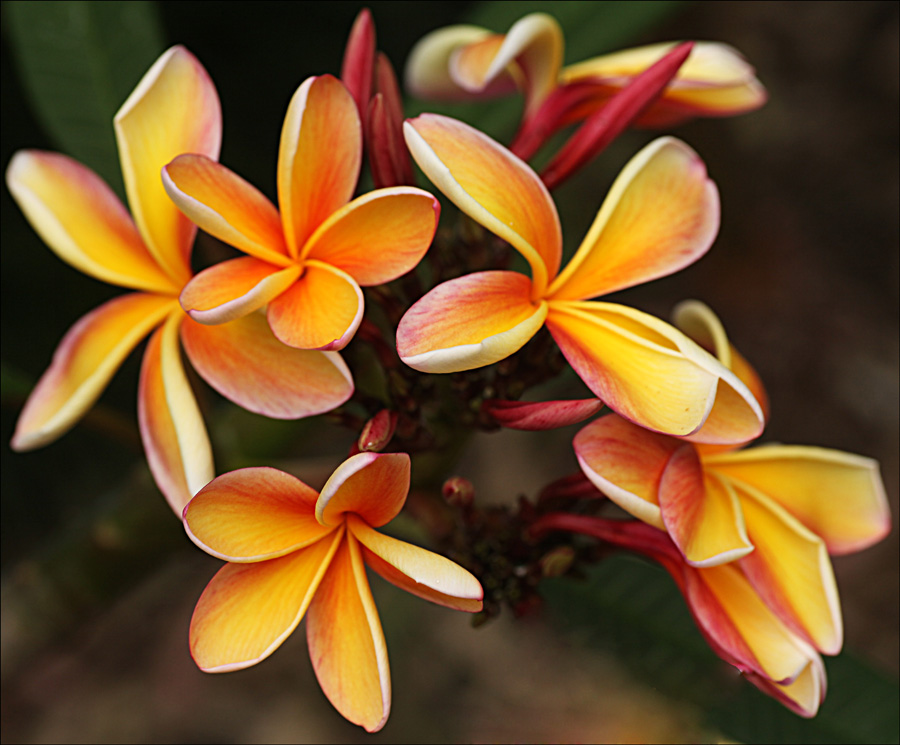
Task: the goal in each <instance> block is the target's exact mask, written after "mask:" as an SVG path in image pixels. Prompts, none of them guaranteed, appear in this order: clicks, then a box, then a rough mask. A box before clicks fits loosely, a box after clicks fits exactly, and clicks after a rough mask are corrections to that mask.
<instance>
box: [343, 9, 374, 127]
mask: <svg viewBox="0 0 900 745" xmlns="http://www.w3.org/2000/svg"><path fill="white" fill-rule="evenodd" d="M374 66H375V22H374V21H373V20H372V13H371V12H370V11H369V9H368V8H363V9H362V10H361V11H359V14H358V15H357V16H356V20H355V21H353V27H352V28H351V29H350V36H349V37H348V38H347V46H346V47H345V48H344V61H343V62H342V63H341V81H342V82H343V83H344V85H345V86H346V87H347V90H348V91H350V95H352V96H353V100H354V101H355V102H356V109H357V111H359V115H360V118H362V117H363V115H364V114H365V112H366V108H367V107H368V105H369V97H370V95H371V92H372V71H373V68H374Z"/></svg>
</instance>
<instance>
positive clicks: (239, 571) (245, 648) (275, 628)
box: [190, 529, 344, 673]
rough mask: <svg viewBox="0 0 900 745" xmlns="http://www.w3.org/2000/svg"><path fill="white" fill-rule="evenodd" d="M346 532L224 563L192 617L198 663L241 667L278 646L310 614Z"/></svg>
mask: <svg viewBox="0 0 900 745" xmlns="http://www.w3.org/2000/svg"><path fill="white" fill-rule="evenodd" d="M343 533H344V531H343V529H340V530H337V531H335V533H334V534H333V537H326V538H323V539H322V540H320V541H319V542H318V543H314V544H313V545H311V546H308V547H307V548H305V549H301V550H299V551H295V552H293V553H290V554H287V555H286V556H282V557H279V558H277V559H270V560H268V561H260V562H257V563H254V564H226V565H225V566H224V567H222V568H221V569H220V570H219V572H218V573H217V574H216V575H215V576H214V577H213V578H212V580H210V583H209V584H208V585H207V586H206V589H205V590H204V591H203V594H202V595H201V596H200V600H198V601H197V607H196V609H195V610H194V615H193V617H192V618H191V630H190V647H191V656H192V657H193V658H194V662H196V663H197V666H198V667H199V668H200V669H201V670H203V671H204V672H208V673H226V672H230V671H232V670H241V669H243V668H245V667H250V666H251V665H255V664H256V663H257V662H260V661H262V660H264V659H265V658H266V657H268V656H269V655H270V654H272V652H274V651H275V650H276V649H278V647H280V646H281V644H282V642H284V640H285V639H287V638H288V637H289V636H290V635H291V633H292V632H293V631H294V629H295V628H297V624H299V623H300V620H301V619H302V618H303V614H304V613H306V609H307V607H308V606H309V604H310V601H311V600H312V598H313V595H314V594H315V592H316V590H317V588H318V587H319V583H320V582H321V580H322V577H323V576H324V575H325V572H326V570H327V569H328V567H329V564H330V563H331V561H332V557H333V556H334V554H335V551H336V550H337V548H338V546H339V545H340V543H341V542H342V537H343Z"/></svg>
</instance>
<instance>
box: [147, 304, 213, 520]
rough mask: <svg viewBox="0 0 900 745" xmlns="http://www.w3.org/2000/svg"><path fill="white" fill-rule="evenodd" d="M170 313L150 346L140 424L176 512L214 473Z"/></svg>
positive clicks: (176, 319)
mask: <svg viewBox="0 0 900 745" xmlns="http://www.w3.org/2000/svg"><path fill="white" fill-rule="evenodd" d="M184 319H185V316H184V314H183V313H181V312H180V311H176V312H173V313H171V314H170V315H169V317H168V319H167V320H166V322H165V323H164V324H163V326H162V327H161V328H159V329H158V330H157V331H156V332H155V333H154V334H153V336H152V337H150V342H149V343H148V345H147V349H146V351H145V352H144V361H143V364H142V366H141V380H140V383H139V386H138V423H139V425H140V430H141V439H142V440H143V443H144V452H145V453H146V455H147V462H148V463H149V465H150V470H151V472H152V473H153V477H154V479H155V480H156V483H157V486H159V489H160V491H162V493H163V495H164V496H165V497H166V499H167V500H168V502H169V505H170V506H171V507H172V509H173V510H174V511H175V513H176V514H177V515H181V513H182V511H183V510H184V507H185V505H186V504H187V503H188V502H189V501H190V499H191V497H192V496H193V495H194V494H196V493H197V492H198V491H199V490H200V489H201V488H202V487H203V486H204V485H206V484H207V483H209V482H210V481H211V480H212V478H213V476H215V468H214V467H213V459H212V449H211V447H210V444H209V437H208V436H207V434H206V427H205V425H204V424H203V418H202V416H201V415H200V410H199V408H198V407H197V401H196V399H195V398H194V394H193V391H192V390H191V386H190V383H189V382H188V379H187V377H186V376H185V373H184V367H183V366H182V364H181V347H180V345H179V343H178V329H179V326H180V324H181V322H182V320H184Z"/></svg>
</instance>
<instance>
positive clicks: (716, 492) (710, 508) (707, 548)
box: [659, 443, 753, 567]
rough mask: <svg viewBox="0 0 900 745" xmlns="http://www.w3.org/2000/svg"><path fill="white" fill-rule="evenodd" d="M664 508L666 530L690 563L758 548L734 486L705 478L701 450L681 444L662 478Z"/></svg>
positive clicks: (721, 560)
mask: <svg viewBox="0 0 900 745" xmlns="http://www.w3.org/2000/svg"><path fill="white" fill-rule="evenodd" d="M659 507H660V511H661V513H662V519H663V523H665V526H666V530H667V531H668V533H669V535H670V536H671V538H672V540H673V541H674V543H675V545H676V546H678V548H679V550H680V551H681V553H682V554H683V555H684V558H685V560H686V561H687V562H688V564H691V565H693V566H696V567H709V566H716V565H718V564H725V563H727V562H729V561H734V560H735V559H739V558H741V557H742V556H746V555H747V554H748V553H750V552H751V551H753V544H752V543H751V542H750V539H749V538H748V537H747V531H746V529H745V527H744V516H743V513H742V512H741V507H740V504H739V503H738V499H737V496H736V495H735V493H734V490H733V489H732V488H731V486H730V485H729V484H727V483H723V482H721V481H719V480H718V479H716V478H714V477H713V478H704V474H703V466H702V464H701V463H700V459H699V458H698V457H697V451H696V450H695V449H694V447H693V446H692V445H690V444H687V443H685V444H684V445H682V446H681V447H679V448H678V449H677V450H676V451H675V452H674V453H672V456H671V458H669V462H668V464H666V468H665V470H664V471H663V474H662V478H661V479H660V482H659Z"/></svg>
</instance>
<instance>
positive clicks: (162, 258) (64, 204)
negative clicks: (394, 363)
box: [6, 46, 353, 515]
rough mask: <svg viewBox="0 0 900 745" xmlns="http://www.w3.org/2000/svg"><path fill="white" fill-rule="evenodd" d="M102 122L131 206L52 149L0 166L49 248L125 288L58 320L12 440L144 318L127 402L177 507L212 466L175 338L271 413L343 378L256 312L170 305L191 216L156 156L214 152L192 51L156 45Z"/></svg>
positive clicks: (116, 355)
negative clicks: (134, 396) (71, 321)
mask: <svg viewBox="0 0 900 745" xmlns="http://www.w3.org/2000/svg"><path fill="white" fill-rule="evenodd" d="M114 123H115V132H116V139H117V141H118V145H119V156H120V159H121V162H122V172H123V175H124V178H125V188H126V192H127V194H128V202H129V204H130V205H131V210H132V214H131V215H129V214H128V211H127V210H126V208H125V207H124V206H123V205H122V203H121V202H120V201H119V199H118V198H117V197H116V196H115V194H114V193H113V192H112V190H111V189H110V188H109V187H108V186H107V185H106V183H104V182H103V180H102V179H101V178H100V177H99V176H97V175H96V174H95V173H94V172H93V171H91V170H90V169H89V168H87V167H85V166H83V165H81V164H80V163H77V162H76V161H74V160H72V159H71V158H68V157H66V156H64V155H59V154H56V153H48V152H39V151H35V150H26V151H21V152H19V153H17V154H16V155H15V156H14V157H13V159H12V161H11V162H10V164H9V167H8V169H7V171H6V182H7V185H8V187H9V190H10V192H11V193H12V195H13V197H14V198H15V199H16V201H17V202H18V204H19V206H20V207H21V209H22V211H23V212H24V213H25V216H26V218H27V219H28V221H29V222H30V223H31V225H32V226H33V227H34V229H35V230H36V231H37V232H38V234H39V235H40V236H41V238H43V239H44V241H45V242H46V243H47V245H48V246H49V247H50V248H51V249H52V250H53V251H54V252H55V253H56V254H57V255H58V256H59V257H60V258H61V259H63V260H64V261H67V262H68V263H70V264H72V266H74V267H75V268H77V269H80V270H81V271H83V272H85V273H86V274H88V275H90V276H92V277H95V278H97V279H100V280H103V281H105V282H109V283H111V284H114V285H119V286H121V287H126V288H129V289H132V290H137V292H133V293H130V294H127V295H123V296H120V297H117V298H114V299H113V300H110V301H108V302H106V303H105V304H103V305H101V306H100V307H99V308H96V309H95V310H93V311H92V312H91V313H88V314H87V315H86V316H84V317H83V318H82V319H81V320H80V321H78V323H76V324H75V326H73V327H72V328H71V329H70V330H69V332H68V333H67V334H66V336H65V337H64V338H63V340H62V342H61V343H60V345H59V347H58V348H57V350H56V353H55V354H54V356H53V362H52V363H51V365H50V367H49V369H48V370H47V371H46V372H45V373H44V375H43V377H42V378H41V379H40V381H39V382H38V384H37V387H36V388H35V389H34V391H33V392H32V394H31V396H30V397H29V399H28V401H27V403H26V404H25V408H24V409H23V411H22V414H21V416H20V417H19V421H18V424H17V426H16V432H15V435H14V437H13V440H12V447H13V449H15V450H30V449H33V448H37V447H40V446H42V445H46V444H48V443H50V442H52V441H54V440H55V439H56V438H58V437H60V436H61V435H62V434H64V433H65V432H66V431H67V430H68V429H69V428H71V427H72V426H73V425H74V424H75V423H76V422H77V421H78V420H79V419H80V418H81V416H83V415H84V413H85V412H86V411H87V410H88V409H89V408H90V407H91V406H92V405H93V403H94V401H96V399H97V398H98V397H99V396H100V394H101V393H102V392H103V390H104V388H105V387H106V384H107V383H108V382H109V380H110V378H111V377H112V376H113V374H114V373H115V371H116V370H117V369H118V367H119V365H120V364H121V363H122V361H123V360H124V359H125V357H127V356H128V354H129V353H130V352H131V350H132V349H134V347H135V346H136V345H137V344H138V343H139V342H140V341H141V340H142V339H143V338H144V337H146V336H147V335H148V334H150V333H151V332H153V331H154V329H156V331H155V332H154V333H153V335H152V336H151V338H150V342H149V344H148V345H147V349H146V351H145V353H144V360H143V365H142V368H141V380H140V386H139V390H138V415H139V422H140V430H141V438H142V439H143V443H144V449H145V451H146V454H147V460H148V461H149V464H150V468H151V470H152V472H153V475H154V477H155V479H156V483H157V484H158V485H159V488H160V490H161V491H162V492H163V494H165V496H166V499H167V500H168V501H169V503H170V505H171V506H172V509H173V510H175V511H176V513H177V514H179V515H180V514H181V512H182V510H183V508H184V505H185V504H186V503H187V502H188V500H189V499H190V498H191V495H193V494H194V493H195V492H196V491H197V490H198V489H199V488H200V487H201V486H203V485H204V484H206V483H207V482H208V481H209V480H210V479H212V477H213V476H214V470H213V461H212V453H211V449H210V444H209V439H208V437H207V434H206V428H205V426H204V424H203V420H202V418H201V416H200V411H199V409H198V407H197V403H196V401H195V400H194V395H193V393H192V391H191V387H190V384H189V383H188V380H187V378H186V376H185V372H184V368H183V366H182V362H181V350H180V348H179V347H180V345H179V339H180V341H181V346H183V348H184V350H185V352H186V353H187V355H188V357H189V359H190V361H191V363H192V365H193V366H194V368H195V369H196V370H197V372H198V373H200V375H201V376H202V377H203V378H204V379H205V380H206V381H207V382H208V383H209V384H210V385H211V386H213V387H214V388H215V389H217V390H218V391H219V392H220V393H222V394H223V395H224V396H226V397H227V398H229V399H231V400H232V401H235V402H236V403H238V404H240V405H241V406H243V407H245V408H247V409H249V410H251V411H254V412H257V413H261V414H266V415H268V416H272V417H279V418H297V417H302V416H309V415H311V414H318V413H321V412H324V411H329V410H330V409H333V408H334V407H336V406H338V405H339V404H341V403H343V402H344V401H346V400H347V399H348V398H349V397H350V395H351V394H352V393H353V382H352V378H351V376H350V372H349V370H348V369H347V367H346V365H345V364H344V362H343V361H342V360H341V358H340V357H339V356H338V355H337V354H336V353H322V352H301V351H300V350H295V349H291V348H290V347H286V346H284V345H283V344H281V343H280V342H278V340H277V339H275V337H274V336H273V335H272V333H271V332H270V331H269V329H268V327H267V326H266V323H265V319H263V318H261V317H257V316H247V317H246V318H243V319H241V320H240V321H239V322H235V323H232V324H228V325H226V326H221V327H219V328H215V329H213V328H207V327H205V326H201V325H200V324H198V323H195V322H194V321H192V320H191V319H190V318H188V317H187V316H186V315H185V313H184V312H183V311H182V310H181V307H180V306H179V304H178V295H179V293H180V292H181V290H182V288H183V287H184V286H185V285H186V284H187V283H188V281H189V280H190V278H191V266H190V257H191V247H192V244H193V240H194V234H195V232H196V228H195V227H194V226H193V225H192V224H191V223H190V222H189V221H188V220H187V219H186V218H185V217H184V216H183V215H182V214H181V213H180V212H179V211H178V210H177V209H176V208H175V206H174V205H173V204H172V202H171V201H170V200H169V198H168V197H167V196H166V193H165V191H164V190H163V186H162V182H161V180H160V175H159V174H160V169H161V168H162V167H163V166H164V165H165V164H166V163H168V162H169V161H170V160H171V159H172V158H173V157H175V156H176V155H178V154H179V153H183V152H193V153H202V154H203V156H202V157H204V158H207V159H213V158H216V157H217V156H218V153H219V147H220V143H221V139H222V117H221V110H220V107H219V99H218V96H217V94H216V90H215V87H214V86H213V84H212V81H211V80H210V79H209V76H208V75H207V73H206V71H205V70H204V69H203V67H202V66H201V65H200V63H199V62H198V61H197V60H196V58H195V57H194V56H193V55H192V54H191V53H190V52H188V51H187V50H186V49H184V48H183V47H179V46H176V47H172V48H171V49H169V50H168V51H167V52H166V53H165V54H163V55H162V56H161V57H160V58H159V59H158V60H157V61H156V63H155V64H154V65H153V66H152V67H151V68H150V70H149V71H148V72H147V74H146V75H145V76H144V78H143V79H142V80H141V82H140V83H139V84H138V86H137V88H136V89H135V90H134V92H133V93H132V94H131V96H130V97H129V98H128V100H127V101H126V102H125V103H124V104H123V106H122V108H121V109H120V110H119V112H118V113H117V114H116V116H115V120H114ZM198 157H200V156H198ZM132 215H133V218H132ZM298 381H302V383H301V384H298Z"/></svg>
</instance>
